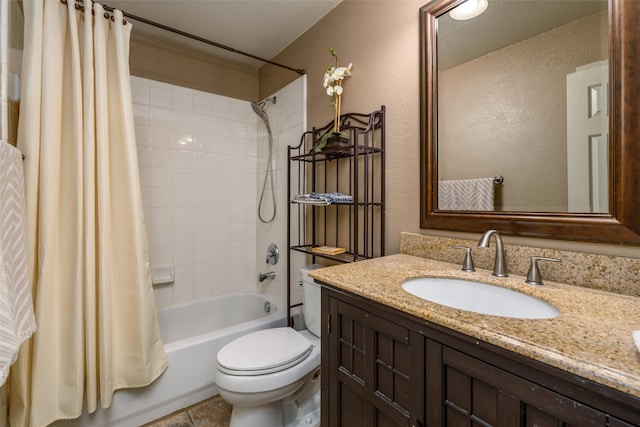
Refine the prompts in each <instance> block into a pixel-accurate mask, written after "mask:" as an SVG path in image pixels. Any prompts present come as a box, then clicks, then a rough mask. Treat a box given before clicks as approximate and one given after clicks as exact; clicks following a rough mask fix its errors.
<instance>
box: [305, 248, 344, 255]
mask: <svg viewBox="0 0 640 427" xmlns="http://www.w3.org/2000/svg"><path fill="white" fill-rule="evenodd" d="M311 252H316V253H319V254H325V255H339V254H343V253H345V252H346V249H345V248H338V247H336V246H315V247H313V248H311Z"/></svg>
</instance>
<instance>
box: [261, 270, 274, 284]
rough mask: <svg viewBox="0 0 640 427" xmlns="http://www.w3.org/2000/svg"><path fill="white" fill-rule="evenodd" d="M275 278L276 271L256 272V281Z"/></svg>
mask: <svg viewBox="0 0 640 427" xmlns="http://www.w3.org/2000/svg"><path fill="white" fill-rule="evenodd" d="M275 278H276V272H275V271H270V272H268V273H260V274H258V282H260V283H262V282H264V281H265V280H267V279H270V280H273V279H275Z"/></svg>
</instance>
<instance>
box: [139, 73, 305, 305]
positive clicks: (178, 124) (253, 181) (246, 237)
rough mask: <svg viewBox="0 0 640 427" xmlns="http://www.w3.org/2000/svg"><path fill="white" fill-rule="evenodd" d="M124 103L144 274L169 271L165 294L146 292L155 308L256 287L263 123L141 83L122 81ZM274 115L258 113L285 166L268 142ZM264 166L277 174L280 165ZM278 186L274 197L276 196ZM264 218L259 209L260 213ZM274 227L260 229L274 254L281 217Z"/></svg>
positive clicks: (231, 106)
mask: <svg viewBox="0 0 640 427" xmlns="http://www.w3.org/2000/svg"><path fill="white" fill-rule="evenodd" d="M294 93H295V92H294ZM132 95H133V99H134V102H135V105H134V119H135V125H136V136H137V140H138V158H139V165H140V174H141V183H142V187H143V195H144V205H145V206H144V211H145V218H146V222H147V226H148V228H147V233H148V240H149V254H150V261H151V265H152V266H161V265H162V266H164V265H174V266H175V270H176V280H175V283H174V284H173V285H170V286H165V287H158V288H156V289H155V290H154V291H155V295H156V303H157V305H158V307H167V306H170V305H175V304H181V303H186V302H189V301H192V300H193V299H199V298H207V297H210V296H215V295H221V294H225V293H229V292H235V291H240V290H245V289H253V288H256V287H257V286H258V283H257V270H258V268H261V269H262V268H263V267H264V265H263V264H264V255H263V254H262V252H263V249H262V248H261V246H263V244H262V241H261V240H260V241H259V239H258V234H257V233H258V232H259V230H260V227H259V226H258V225H257V224H256V221H257V200H258V198H259V194H258V193H259V190H260V189H261V188H262V186H261V180H262V178H263V176H264V173H263V170H264V163H265V160H263V159H261V158H260V157H259V156H264V155H266V145H267V142H266V141H267V139H266V131H265V130H264V123H263V122H262V120H259V119H258V117H257V115H255V114H254V113H253V111H252V109H251V107H250V105H249V103H248V102H246V101H242V100H237V99H232V98H228V97H224V96H219V95H213V94H210V93H206V92H201V91H195V90H192V89H188V88H182V87H178V86H173V85H169V84H166V83H162V82H154V81H151V80H147V79H144V78H139V77H133V78H132ZM276 106H278V104H276V105H273V104H269V105H268V106H267V113H268V114H269V117H270V122H271V120H273V123H274V124H277V125H278V126H279V127H280V128H278V129H276V128H275V127H274V142H275V144H276V145H277V146H276V147H274V155H276V154H275V153H276V152H277V150H280V153H282V154H283V155H284V156H285V157H286V153H285V151H282V150H283V149H282V147H280V145H282V144H281V143H280V142H277V141H275V137H276V136H277V135H279V134H280V133H282V132H283V129H282V123H286V124H287V126H289V124H290V122H291V120H289V118H288V117H287V116H286V114H289V113H288V112H287V111H286V109H284V108H281V110H282V111H280V110H278V109H277V108H274V107H276ZM300 111H301V107H300V106H298V107H297V108H295V109H294V112H296V113H298V114H299V112H300ZM294 122H295V120H294ZM297 122H300V119H297ZM291 132H292V133H295V132H298V129H295V130H292V131H291ZM260 137H261V138H262V139H261V140H260V141H258V138H260ZM285 147H286V145H285ZM259 161H261V162H262V163H260V164H259ZM273 164H274V166H278V167H280V166H282V167H285V169H286V161H285V162H284V163H283V162H281V161H278V160H276V159H274V163H273ZM259 166H260V167H259ZM280 180H281V179H278V181H276V183H275V184H277V185H279V186H280V188H277V189H276V192H277V194H276V196H277V197H285V196H286V195H285V194H284V193H285V192H286V191H285V189H284V188H282V185H281V183H280V182H279V181H280ZM258 181H260V182H258ZM285 187H286V176H285ZM269 191H270V190H269ZM269 195H270V193H267V195H265V199H267V196H269ZM269 199H270V196H269ZM283 200H286V199H283ZM283 203H286V202H283ZM271 209H272V205H271V202H270V200H266V205H265V207H264V212H265V213H270V212H271ZM279 209H281V208H279ZM276 221H277V222H278V223H279V224H280V225H273V226H271V227H269V228H265V229H264V230H271V231H273V230H274V229H278V230H280V232H281V235H282V237H281V241H279V242H278V244H279V246H280V247H281V248H283V249H284V247H285V246H286V242H284V241H282V239H284V237H285V236H286V233H285V232H284V231H285V226H286V210H284V209H283V208H282V209H281V210H280V211H279V213H278V217H277V219H276ZM282 224H284V225H282ZM281 225H282V226H281ZM264 230H263V231H261V233H264ZM269 237H271V236H269ZM258 248H261V249H260V250H258ZM258 252H260V253H258ZM279 279H280V280H283V279H281V275H280V274H279ZM282 283H284V282H282ZM285 291H286V287H284V285H282V293H283V295H284V292H285Z"/></svg>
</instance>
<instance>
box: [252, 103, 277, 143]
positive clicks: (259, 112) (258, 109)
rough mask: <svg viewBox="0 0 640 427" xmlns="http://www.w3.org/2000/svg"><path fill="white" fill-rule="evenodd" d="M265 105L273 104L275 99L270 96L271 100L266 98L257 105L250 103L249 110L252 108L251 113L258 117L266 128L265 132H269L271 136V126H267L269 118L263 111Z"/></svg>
mask: <svg viewBox="0 0 640 427" xmlns="http://www.w3.org/2000/svg"><path fill="white" fill-rule="evenodd" d="M267 103H272V104H275V103H276V97H275V96H272V97H271V98H267V99H265V100H264V101H261V102H259V103H256V102H251V108H253V111H254V112H255V113H256V114H257V115H258V117H260V118H261V119H262V121H263V122H264V125H265V126H266V127H267V131H268V132H269V134H271V126H269V117H268V116H267V112H266V111H265V109H264V107H266V105H267Z"/></svg>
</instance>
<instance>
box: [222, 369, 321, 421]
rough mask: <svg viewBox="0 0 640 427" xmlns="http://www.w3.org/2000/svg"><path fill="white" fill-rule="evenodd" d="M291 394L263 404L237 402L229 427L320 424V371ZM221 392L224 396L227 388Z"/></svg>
mask: <svg viewBox="0 0 640 427" xmlns="http://www.w3.org/2000/svg"><path fill="white" fill-rule="evenodd" d="M303 380H304V383H303V384H302V386H299V385H298V386H297V387H299V389H298V390H297V391H296V392H295V393H293V394H292V395H291V396H290V397H288V398H285V399H281V400H277V401H275V402H271V403H263V404H259V405H255V404H252V405H244V404H238V403H236V404H234V405H233V409H232V411H231V421H230V423H229V427H255V426H264V427H318V426H319V425H320V370H319V369H316V371H315V372H313V373H311V374H309V375H307V376H306V378H304V379H303ZM219 391H221V392H222V393H221V395H222V397H223V398H224V397H225V396H224V394H226V393H224V391H223V390H219Z"/></svg>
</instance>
